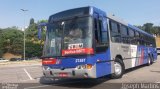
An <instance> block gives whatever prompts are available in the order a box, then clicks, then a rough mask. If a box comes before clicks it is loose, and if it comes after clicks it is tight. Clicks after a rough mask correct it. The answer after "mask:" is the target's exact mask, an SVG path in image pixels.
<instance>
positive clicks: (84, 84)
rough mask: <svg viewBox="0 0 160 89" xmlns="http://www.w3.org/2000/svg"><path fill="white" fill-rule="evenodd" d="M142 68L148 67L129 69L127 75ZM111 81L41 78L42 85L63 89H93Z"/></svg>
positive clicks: (106, 77)
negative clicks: (61, 88) (63, 88)
mask: <svg viewBox="0 0 160 89" xmlns="http://www.w3.org/2000/svg"><path fill="white" fill-rule="evenodd" d="M142 67H146V65H141V66H138V67H135V68H130V69H127V70H126V71H125V74H127V73H130V72H133V71H134V70H138V69H140V68H142ZM152 72H160V71H152ZM109 80H111V78H110V75H107V76H105V77H101V78H97V79H49V78H45V77H41V79H40V83H41V84H45V85H52V86H61V87H67V88H93V87H95V86H97V85H101V84H103V83H104V82H107V81H109ZM103 85H104V86H109V84H108V83H106V84H105V83H104V84H103ZM109 87H110V86H109ZM104 88H105V87H104Z"/></svg>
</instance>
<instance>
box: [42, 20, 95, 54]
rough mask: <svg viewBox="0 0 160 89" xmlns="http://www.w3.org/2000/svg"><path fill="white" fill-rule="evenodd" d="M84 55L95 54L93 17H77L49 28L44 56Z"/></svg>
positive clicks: (56, 23)
mask: <svg viewBox="0 0 160 89" xmlns="http://www.w3.org/2000/svg"><path fill="white" fill-rule="evenodd" d="M83 54H93V49H92V19H91V17H79V18H78V17H76V18H73V19H69V20H63V21H58V22H54V23H53V24H49V25H48V26H47V34H46V42H45V46H44V51H43V56H66V55H83Z"/></svg>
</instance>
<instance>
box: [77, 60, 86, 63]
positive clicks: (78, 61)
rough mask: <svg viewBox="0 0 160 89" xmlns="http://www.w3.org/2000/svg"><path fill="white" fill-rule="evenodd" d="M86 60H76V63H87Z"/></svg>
mask: <svg viewBox="0 0 160 89" xmlns="http://www.w3.org/2000/svg"><path fill="white" fill-rule="evenodd" d="M85 61H86V59H76V63H80V62H85Z"/></svg>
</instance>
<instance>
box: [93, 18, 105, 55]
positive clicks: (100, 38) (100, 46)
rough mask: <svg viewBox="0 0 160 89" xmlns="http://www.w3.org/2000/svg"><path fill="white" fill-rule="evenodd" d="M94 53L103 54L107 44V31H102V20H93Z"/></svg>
mask: <svg viewBox="0 0 160 89" xmlns="http://www.w3.org/2000/svg"><path fill="white" fill-rule="evenodd" d="M94 25H95V26H94V27H95V43H96V44H95V45H96V52H97V53H99V52H105V51H106V49H107V44H108V34H107V31H103V30H102V28H103V24H102V20H100V19H94Z"/></svg>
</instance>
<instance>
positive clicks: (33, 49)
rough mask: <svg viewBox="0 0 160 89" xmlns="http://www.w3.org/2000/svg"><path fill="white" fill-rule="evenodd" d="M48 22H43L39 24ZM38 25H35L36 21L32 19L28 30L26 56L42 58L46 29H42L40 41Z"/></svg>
mask: <svg viewBox="0 0 160 89" xmlns="http://www.w3.org/2000/svg"><path fill="white" fill-rule="evenodd" d="M41 22H46V20H41V21H39V22H38V23H41ZM38 23H34V19H33V18H31V19H30V25H29V27H28V28H27V29H26V56H27V57H40V56H42V50H43V43H44V40H45V29H44V28H43V29H42V39H41V40H39V39H38V30H37V29H38V27H37V26H38Z"/></svg>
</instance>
